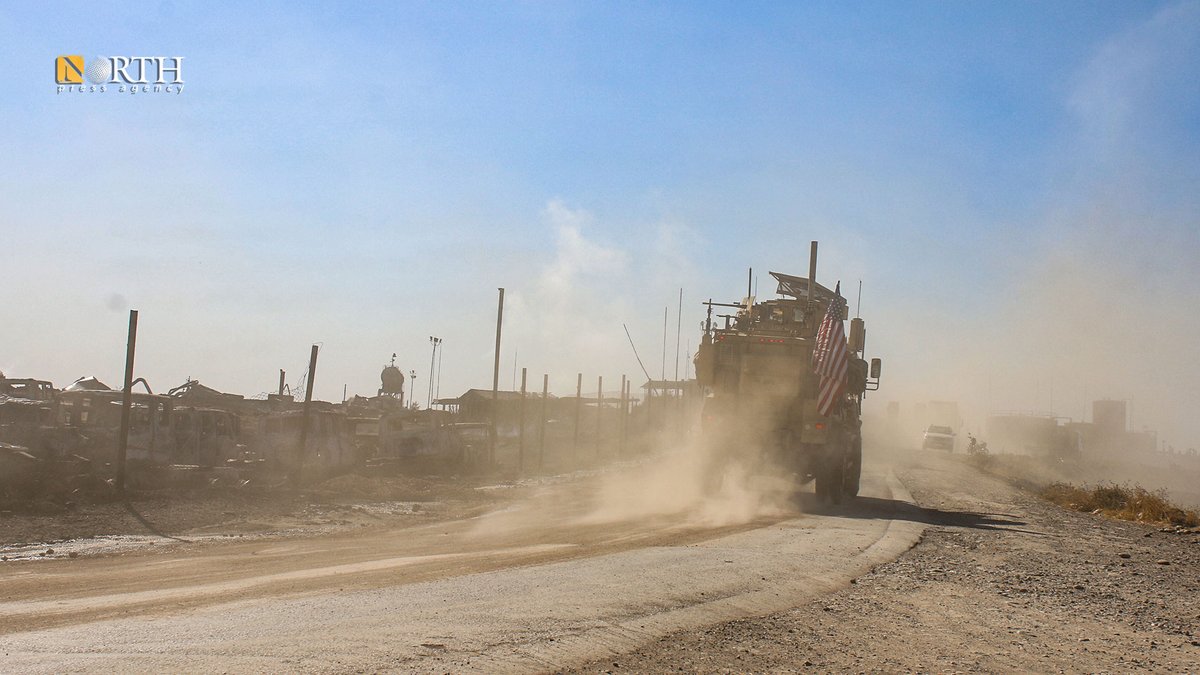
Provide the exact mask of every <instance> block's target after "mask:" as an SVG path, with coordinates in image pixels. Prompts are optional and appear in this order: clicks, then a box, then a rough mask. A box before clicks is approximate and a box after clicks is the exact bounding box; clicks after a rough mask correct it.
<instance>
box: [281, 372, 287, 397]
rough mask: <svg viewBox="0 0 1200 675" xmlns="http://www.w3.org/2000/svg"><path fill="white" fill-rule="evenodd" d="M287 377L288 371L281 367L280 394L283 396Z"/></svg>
mask: <svg viewBox="0 0 1200 675" xmlns="http://www.w3.org/2000/svg"><path fill="white" fill-rule="evenodd" d="M286 377H287V373H286V372H284V370H283V368H280V369H279V395H280V396H283V386H284V382H283V380H284V378H286Z"/></svg>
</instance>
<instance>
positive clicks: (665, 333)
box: [659, 307, 667, 380]
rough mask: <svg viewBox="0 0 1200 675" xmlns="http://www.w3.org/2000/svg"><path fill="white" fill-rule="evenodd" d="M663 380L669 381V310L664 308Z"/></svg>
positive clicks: (661, 376)
mask: <svg viewBox="0 0 1200 675" xmlns="http://www.w3.org/2000/svg"><path fill="white" fill-rule="evenodd" d="M659 377H660V378H661V379H664V380H665V379H667V308H666V307H663V353H662V374H661V375H660V376H659Z"/></svg>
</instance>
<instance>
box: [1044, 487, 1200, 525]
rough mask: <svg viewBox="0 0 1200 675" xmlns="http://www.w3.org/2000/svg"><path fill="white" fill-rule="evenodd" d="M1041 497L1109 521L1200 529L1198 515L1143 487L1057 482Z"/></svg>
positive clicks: (1162, 491) (1158, 491) (1161, 491)
mask: <svg viewBox="0 0 1200 675" xmlns="http://www.w3.org/2000/svg"><path fill="white" fill-rule="evenodd" d="M1041 496H1042V497H1043V498H1044V499H1047V500H1049V501H1051V502H1054V503H1055V504H1058V505H1060V506H1065V507H1067V508H1069V509H1074V510H1076V511H1085V512H1088V513H1098V514H1102V515H1105V516H1108V517H1110V518H1120V519H1122V520H1132V521H1135V522H1139V523H1157V524H1169V525H1176V526H1182V527H1196V526H1200V515H1198V514H1197V513H1196V511H1192V510H1184V509H1181V508H1179V507H1178V506H1176V505H1175V504H1172V503H1171V502H1170V501H1169V500H1168V499H1167V494H1166V491H1165V490H1156V491H1154V492H1151V491H1149V490H1147V489H1145V488H1143V487H1141V486H1140V485H1135V486H1132V487H1130V486H1128V485H1115V484H1112V483H1108V484H1100V485H1095V486H1090V487H1089V486H1087V485H1084V486H1083V487H1079V486H1076V485H1072V484H1070V483H1063V482H1054V483H1051V484H1049V485H1047V486H1046V487H1044V488H1042V490H1041Z"/></svg>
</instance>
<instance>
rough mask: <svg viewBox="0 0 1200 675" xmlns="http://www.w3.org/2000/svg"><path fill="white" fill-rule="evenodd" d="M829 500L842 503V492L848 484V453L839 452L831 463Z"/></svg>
mask: <svg viewBox="0 0 1200 675" xmlns="http://www.w3.org/2000/svg"><path fill="white" fill-rule="evenodd" d="M828 480H829V500H830V501H831V502H833V503H834V504H841V503H842V490H843V489H844V486H845V482H846V453H845V452H844V451H843V452H839V453H837V454H836V455H834V456H833V458H832V459H831V460H830V462H829V479H828Z"/></svg>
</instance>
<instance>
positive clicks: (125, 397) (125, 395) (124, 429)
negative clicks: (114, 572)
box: [116, 309, 138, 498]
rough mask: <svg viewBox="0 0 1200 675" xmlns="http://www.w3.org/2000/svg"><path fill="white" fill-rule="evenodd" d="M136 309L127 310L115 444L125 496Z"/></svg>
mask: <svg viewBox="0 0 1200 675" xmlns="http://www.w3.org/2000/svg"><path fill="white" fill-rule="evenodd" d="M137 321H138V312H137V310H136V309H131V310H129V337H128V339H127V340H126V341H125V389H124V390H123V391H122V393H121V439H120V445H118V446H117V478H116V483H117V493H118V494H119V495H121V497H122V498H124V497H125V455H126V453H128V452H129V412H130V408H131V407H132V406H133V356H134V352H135V350H136V346H137Z"/></svg>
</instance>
